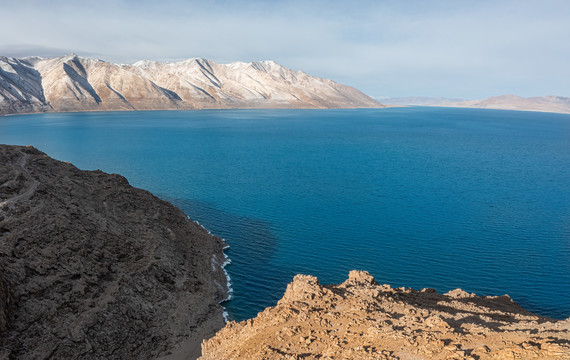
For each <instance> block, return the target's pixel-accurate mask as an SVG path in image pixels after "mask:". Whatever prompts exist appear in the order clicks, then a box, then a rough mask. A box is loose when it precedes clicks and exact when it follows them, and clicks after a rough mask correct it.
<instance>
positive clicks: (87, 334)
mask: <svg viewBox="0 0 570 360" xmlns="http://www.w3.org/2000/svg"><path fill="white" fill-rule="evenodd" d="M223 246H224V243H223V241H222V240H221V239H219V238H217V237H215V236H212V235H209V234H208V232H207V231H206V230H204V229H203V228H202V227H201V226H199V225H197V224H196V223H194V222H192V221H190V220H189V219H188V218H187V217H186V216H185V215H184V213H182V211H180V210H179V209H177V208H175V207H174V206H172V205H171V204H169V203H167V202H165V201H162V200H160V199H158V198H156V197H154V196H153V195H152V194H150V193H149V192H147V191H144V190H140V189H136V188H133V187H132V186H130V185H129V183H128V182H127V180H126V179H125V178H124V177H122V176H120V175H116V174H106V173H103V172H101V171H82V170H79V169H77V168H76V167H74V166H73V165H71V164H69V163H64V162H60V161H57V160H54V159H51V158H50V157H48V156H47V155H45V154H44V153H42V152H40V151H38V150H37V149H35V148H33V147H21V146H6V145H0V358H2V359H150V358H157V357H159V356H164V355H168V354H170V353H172V352H176V350H177V349H178V348H179V347H181V346H184V347H185V348H186V351H188V352H189V353H192V352H196V351H195V349H194V348H196V347H198V353H199V344H200V342H201V340H202V339H203V338H204V337H208V336H211V335H213V333H214V332H215V331H216V330H218V329H220V328H221V327H222V326H223V325H224V321H223V317H222V312H223V309H222V307H221V306H220V305H219V302H220V301H221V300H223V299H224V298H226V297H227V292H228V289H227V279H226V275H225V273H224V271H223V269H222V266H221V265H222V263H223V261H224V255H223V253H222V249H223ZM196 356H197V355H196Z"/></svg>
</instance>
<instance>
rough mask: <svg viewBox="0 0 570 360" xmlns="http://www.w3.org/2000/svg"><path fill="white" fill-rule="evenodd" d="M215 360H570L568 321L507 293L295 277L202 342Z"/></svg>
mask: <svg viewBox="0 0 570 360" xmlns="http://www.w3.org/2000/svg"><path fill="white" fill-rule="evenodd" d="M202 352H203V356H202V357H201V358H200V359H202V360H214V359H226V360H228V359H267V360H270V359H530V358H536V359H570V319H567V320H554V319H549V318H545V317H542V316H538V315H535V314H532V313H530V312H528V311H525V310H524V309H522V308H521V307H520V306H519V305H517V304H516V303H514V302H513V301H512V300H511V299H510V298H509V297H508V296H506V295H505V296H499V297H485V296H481V297H479V296H475V295H474V294H468V293H466V292H464V291H461V290H459V289H457V290H453V291H451V292H449V293H447V294H443V295H442V294H438V293H437V292H435V291H434V290H433V289H424V290H421V291H417V290H412V289H404V288H398V289H393V288H391V287H390V286H388V285H379V284H378V283H376V281H374V278H373V277H372V276H370V275H369V274H368V273H366V272H360V271H351V272H350V274H349V278H348V280H346V281H345V282H344V283H342V284H339V285H320V284H319V282H318V280H317V278H315V277H313V276H306V275H297V276H296V277H295V278H294V280H293V282H292V283H291V284H289V285H288V286H287V290H286V292H285V295H284V296H283V298H282V299H281V300H280V301H279V302H278V304H277V306H275V307H273V308H267V309H266V310H265V311H263V312H261V313H259V314H258V316H257V317H256V318H254V319H251V320H247V321H243V322H240V323H235V322H230V323H228V324H227V325H226V327H225V328H224V329H222V330H221V331H220V332H218V333H217V334H216V336H215V337H214V338H212V339H210V340H207V341H205V342H204V343H203V344H202Z"/></svg>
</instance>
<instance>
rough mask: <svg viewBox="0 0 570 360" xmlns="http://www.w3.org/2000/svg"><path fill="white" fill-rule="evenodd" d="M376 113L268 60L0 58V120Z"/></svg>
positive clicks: (338, 88)
mask: <svg viewBox="0 0 570 360" xmlns="http://www.w3.org/2000/svg"><path fill="white" fill-rule="evenodd" d="M368 107H373V108H376V107H384V105H382V104H380V103H378V102H377V101H375V100H374V99H372V98H370V97H369V96H367V95H365V94H364V93H362V92H360V91H358V90H357V89H355V88H353V87H351V86H347V85H342V84H339V83H336V82H334V81H332V80H328V79H322V78H318V77H314V76H311V75H308V74H306V73H304V72H302V71H299V70H291V69H288V68H286V67H284V66H282V65H279V64H277V63H276V62H274V61H272V60H264V61H252V62H249V63H245V62H233V63H229V64H218V63H216V62H214V61H212V60H208V59H204V58H190V59H185V60H181V61H178V62H170V63H162V62H158V61H152V60H140V61H137V62H135V63H133V64H130V65H129V64H114V63H111V62H107V61H104V60H95V59H89V58H85V57H80V56H77V55H75V54H70V55H65V56H61V57H56V58H41V57H26V58H10V57H0V115H2V114H15V113H31V112H52V111H55V112H66V111H111V110H113V111H115V110H119V111H127V110H188V109H231V108H368Z"/></svg>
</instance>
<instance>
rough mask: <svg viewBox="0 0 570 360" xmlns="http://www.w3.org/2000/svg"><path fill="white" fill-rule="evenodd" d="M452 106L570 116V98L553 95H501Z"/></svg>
mask: <svg viewBox="0 0 570 360" xmlns="http://www.w3.org/2000/svg"><path fill="white" fill-rule="evenodd" d="M452 106H457V107H470V108H485V109H502V110H522V111H544V112H557V113H566V114H570V98H569V97H563V96H552V95H549V96H536V97H529V98H524V97H520V96H516V95H501V96H493V97H489V98H486V99H483V100H469V101H463V102H458V103H456V104H454V105H452Z"/></svg>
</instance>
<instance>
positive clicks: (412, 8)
mask: <svg viewBox="0 0 570 360" xmlns="http://www.w3.org/2000/svg"><path fill="white" fill-rule="evenodd" d="M0 19H1V20H0V34H2V35H1V36H0V56H15V57H22V56H31V55H38V56H44V57H51V56H61V55H65V54H69V53H76V54H78V55H81V56H86V57H91V58H97V59H103V60H107V61H112V62H117V63H133V62H135V61H137V60H141V59H149V60H157V61H178V60H182V59H186V58H191V57H202V58H207V59H211V60H214V61H216V62H219V63H229V62H233V61H245V62H249V61H259V60H274V61H276V62H277V63H279V64H281V65H283V66H285V67H288V68H291V69H295V70H302V71H304V72H306V73H308V74H310V75H314V76H319V77H324V78H329V79H332V80H334V81H337V82H340V83H343V84H347V85H351V86H354V87H356V88H358V89H359V90H361V91H363V92H365V93H366V94H368V95H371V96H375V97H402V96H444V97H453V98H463V99H481V98H485V97H488V96H494V95H501V94H516V95H520V96H544V95H559V96H570V81H569V80H570V66H569V65H570V1H568V0H540V1H535V0H524V1H523V0H516V1H515V0H493V1H487V0H440V1H436V0H433V1H430V0H416V1H412V0H376V1H364V0H363V1H358V0H353V1H340V0H331V1H311V0H304V1H302V0H290V1H279V0H274V1H245V0H234V1H229V0H227V1H224V0H219V1H218V0H210V1H206V0H204V1H189V0H188V1H183V0H160V1H157V0H155V1H148V0H98V1H79V0H73V1H71V0H50V1H45V0H41V1H40V0H18V1H13V0H0Z"/></svg>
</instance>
